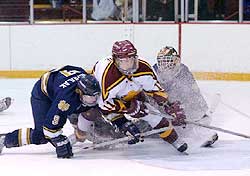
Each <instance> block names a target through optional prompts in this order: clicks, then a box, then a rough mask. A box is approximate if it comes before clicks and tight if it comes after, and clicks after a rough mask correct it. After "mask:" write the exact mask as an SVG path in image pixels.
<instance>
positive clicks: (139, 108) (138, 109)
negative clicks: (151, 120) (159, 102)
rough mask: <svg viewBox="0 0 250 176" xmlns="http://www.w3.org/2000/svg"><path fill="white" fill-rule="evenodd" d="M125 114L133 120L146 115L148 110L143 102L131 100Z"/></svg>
mask: <svg viewBox="0 0 250 176" xmlns="http://www.w3.org/2000/svg"><path fill="white" fill-rule="evenodd" d="M125 113H126V114H128V115H130V116H131V117H133V118H141V117H144V116H146V115H148V109H147V107H146V105H145V104H144V103H143V102H141V101H138V100H135V99H133V100H131V102H130V106H129V108H128V109H126V110H125Z"/></svg>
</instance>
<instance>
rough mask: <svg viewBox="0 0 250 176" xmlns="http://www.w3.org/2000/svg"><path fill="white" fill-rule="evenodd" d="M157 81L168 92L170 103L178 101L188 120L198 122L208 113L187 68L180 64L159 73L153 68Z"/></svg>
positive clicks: (155, 67)
mask: <svg viewBox="0 0 250 176" xmlns="http://www.w3.org/2000/svg"><path fill="white" fill-rule="evenodd" d="M153 68H154V69H155V71H156V73H157V76H158V80H159V82H160V83H161V85H162V86H163V88H164V89H165V91H166V92H168V99H169V101H170V102H174V101H180V102H181V103H182V107H183V109H184V112H185V115H186V117H187V119H188V120H192V121H196V120H200V119H201V118H202V117H203V116H204V115H205V114H206V112H207V111H208V105H207V103H206V101H205V99H204V98H203V96H202V94H201V92H200V89H199V87H198V85H197V83H196V81H195V79H194V77H193V75H192V73H191V72H190V71H189V69H188V67H187V66H185V65H184V64H182V63H181V64H180V66H179V67H175V68H174V69H171V70H169V71H164V72H160V71H159V70H158V67H157V65H156V64H155V65H154V66H153Z"/></svg>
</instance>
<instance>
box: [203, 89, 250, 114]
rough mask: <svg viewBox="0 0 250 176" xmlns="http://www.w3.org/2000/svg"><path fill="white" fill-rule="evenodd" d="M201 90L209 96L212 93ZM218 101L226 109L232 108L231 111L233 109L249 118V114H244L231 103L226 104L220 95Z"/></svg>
mask: <svg viewBox="0 0 250 176" xmlns="http://www.w3.org/2000/svg"><path fill="white" fill-rule="evenodd" d="M202 92H203V93H204V94H205V95H207V96H210V97H212V96H213V95H211V94H210V93H208V92H205V91H202ZM216 95H219V96H220V94H219V93H216ZM218 101H219V103H221V104H222V105H224V106H225V107H227V108H228V109H230V110H232V111H234V112H237V113H238V114H240V115H242V116H244V117H247V118H249V119H250V115H249V114H246V113H244V112H242V111H240V110H239V109H237V108H235V107H233V106H232V105H230V104H228V103H225V102H224V101H223V100H222V99H221V97H220V98H218Z"/></svg>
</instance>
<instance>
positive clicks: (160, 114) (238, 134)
mask: <svg viewBox="0 0 250 176" xmlns="http://www.w3.org/2000/svg"><path fill="white" fill-rule="evenodd" d="M149 113H150V114H153V115H159V116H161V117H165V118H167V119H169V120H173V118H169V117H168V116H166V115H165V114H163V113H160V112H156V111H151V110H150V111H149ZM185 122H186V123H187V124H193V125H196V126H200V127H204V128H208V129H212V130H216V131H220V132H223V133H227V134H231V135H234V136H239V137H243V138H247V139H250V136H248V135H245V134H242V133H237V132H234V131H230V130H225V129H222V128H219V127H215V126H210V125H203V124H201V123H197V122H193V121H189V120H185Z"/></svg>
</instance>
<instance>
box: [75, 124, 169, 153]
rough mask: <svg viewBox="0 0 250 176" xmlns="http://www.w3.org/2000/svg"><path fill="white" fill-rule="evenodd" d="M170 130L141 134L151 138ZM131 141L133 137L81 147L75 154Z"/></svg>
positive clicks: (160, 129)
mask: <svg viewBox="0 0 250 176" xmlns="http://www.w3.org/2000/svg"><path fill="white" fill-rule="evenodd" d="M170 128H171V127H164V128H159V129H153V130H151V131H147V132H144V133H141V136H143V137H146V136H150V135H153V134H157V133H160V132H163V131H166V130H168V129H170ZM130 139H132V137H128V136H126V137H123V138H119V139H114V140H110V141H105V142H102V143H98V144H92V145H90V146H86V147H81V148H78V149H75V150H74V153H79V152H82V151H88V150H93V149H97V148H102V147H106V146H110V145H114V144H119V143H122V142H127V141H129V140H130Z"/></svg>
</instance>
